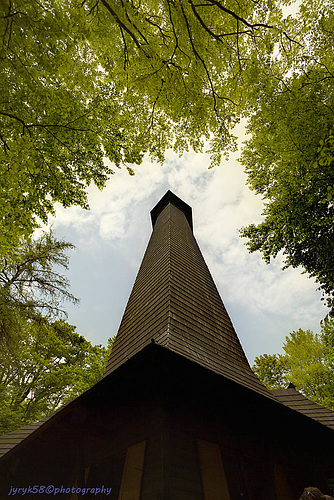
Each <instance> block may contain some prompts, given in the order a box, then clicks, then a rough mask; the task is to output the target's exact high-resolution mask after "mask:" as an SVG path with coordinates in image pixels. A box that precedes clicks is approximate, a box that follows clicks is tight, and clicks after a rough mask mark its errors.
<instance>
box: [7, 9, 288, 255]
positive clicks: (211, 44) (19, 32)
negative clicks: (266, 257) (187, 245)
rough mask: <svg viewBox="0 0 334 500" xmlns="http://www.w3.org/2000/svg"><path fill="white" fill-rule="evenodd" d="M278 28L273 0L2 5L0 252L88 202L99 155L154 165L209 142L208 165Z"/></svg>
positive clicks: (99, 172) (98, 173)
mask: <svg viewBox="0 0 334 500" xmlns="http://www.w3.org/2000/svg"><path fill="white" fill-rule="evenodd" d="M286 1H287V0H286ZM283 3H286V2H283ZM286 24H287V23H286V21H285V20H284V19H283V18H282V16H281V14H280V10H279V8H278V6H277V4H276V2H275V1H274V0H262V1H261V2H249V1H248V0H247V1H246V0H243V1H241V2H238V3H235V2H234V1H233V0H227V1H225V2H224V3H222V2H220V1H219V0H203V1H202V2H201V3H198V2H196V1H193V0H191V1H188V0H180V1H178V2H173V1H171V0H149V1H148V0H146V1H142V2H137V3H135V2H133V1H132V0H125V1H124V2H114V1H113V0H110V1H107V0H97V1H96V0H84V1H82V2H79V3H78V2H77V1H76V0H70V1H66V2H65V1H64V0H46V1H44V2H42V3H41V2H38V1H37V0H32V1H31V2H25V1H23V0H4V1H3V2H2V3H1V6H0V37H1V41H2V43H1V49H0V55H1V67H0V78H1V83H2V85H1V87H2V93H1V97H0V141H1V143H2V150H1V151H0V178H1V185H0V247H1V253H2V255H4V256H8V252H9V251H10V249H11V248H13V247H14V246H15V245H17V244H19V241H20V237H21V236H22V235H23V236H25V237H27V236H28V235H30V234H31V232H32V231H33V229H34V228H35V227H36V226H38V224H39V221H40V220H43V221H46V220H47V216H48V214H49V213H50V212H51V213H52V212H53V205H54V203H55V202H60V203H62V204H63V205H64V206H65V207H68V206H70V205H72V204H78V205H80V206H82V207H83V208H87V207H88V202H87V194H86V188H87V186H88V185H89V184H90V183H91V182H94V183H95V184H96V185H97V186H98V187H100V188H102V187H103V186H104V185H105V182H106V180H107V178H108V177H109V176H110V174H111V173H112V169H111V167H110V163H108V164H107V162H106V161H105V159H108V160H110V162H112V163H113V164H114V165H116V166H121V165H123V164H128V169H129V172H130V173H133V172H132V170H131V163H137V164H139V163H140V162H141V160H142V157H143V155H144V154H145V153H147V152H148V153H149V154H150V155H151V157H152V158H153V159H158V160H160V161H162V160H163V156H164V151H165V150H166V149H167V148H169V147H174V149H175V150H176V151H178V152H180V153H181V152H182V151H184V150H186V149H187V148H188V147H189V146H191V147H193V148H194V149H195V150H201V148H202V147H203V142H204V139H208V138H209V137H211V139H212V140H211V154H212V157H213V163H214V164H217V163H218V162H219V159H220V156H221V154H222V151H224V150H225V151H226V150H227V148H228V147H231V144H232V142H233V138H232V134H231V128H233V126H234V125H235V123H236V122H237V120H238V117H239V116H240V113H241V112H242V109H243V104H244V103H245V102H246V101H247V92H245V89H246V88H247V87H248V86H249V85H251V84H252V82H253V81H254V78H255V79H256V78H257V74H258V72H259V68H260V67H262V66H263V65H265V64H266V58H267V57H268V54H270V53H271V52H272V50H273V47H274V42H275V41H277V42H280V43H285V42H283V41H282V40H283V39H284V40H285V41H286V42H287V43H290V40H291V37H289V35H288V33H286V31H285V28H286ZM288 28H289V27H288ZM289 29H290V28H289ZM222 54H223V57H222Z"/></svg>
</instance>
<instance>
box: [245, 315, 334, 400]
mask: <svg viewBox="0 0 334 500" xmlns="http://www.w3.org/2000/svg"><path fill="white" fill-rule="evenodd" d="M333 339H334V320H333V319H331V320H327V321H326V322H324V323H323V324H322V326H321V333H320V334H317V333H313V332H312V331H310V330H306V331H304V330H302V329H299V330H297V331H294V332H292V333H290V334H289V336H287V337H286V339H285V343H284V344H283V351H284V355H280V354H273V355H268V354H264V355H262V356H258V357H257V358H255V360H254V366H253V370H254V372H255V373H256V375H257V376H258V377H259V378H260V380H261V381H262V382H263V383H264V384H265V385H266V386H267V387H268V388H269V389H278V388H279V387H284V386H287V385H288V384H289V383H290V382H291V383H293V384H294V385H295V386H296V388H297V390H300V391H301V392H302V393H303V394H304V395H305V396H306V397H307V398H309V399H311V400H312V401H315V402H316V403H319V404H322V405H324V406H327V407H328V408H331V409H334V342H333Z"/></svg>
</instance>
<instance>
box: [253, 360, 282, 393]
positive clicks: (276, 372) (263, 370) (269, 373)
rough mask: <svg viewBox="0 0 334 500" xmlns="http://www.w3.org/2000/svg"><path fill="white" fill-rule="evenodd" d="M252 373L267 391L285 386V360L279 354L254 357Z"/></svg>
mask: <svg viewBox="0 0 334 500" xmlns="http://www.w3.org/2000/svg"><path fill="white" fill-rule="evenodd" d="M253 371H254V373H255V374H256V375H257V376H258V377H259V379H260V380H261V382H263V384H264V385H265V386H266V387H267V388H268V389H279V388H280V387H284V385H286V375H287V369H286V358H285V357H284V356H282V355H280V354H262V355H261V356H258V357H256V358H255V360H254V366H253Z"/></svg>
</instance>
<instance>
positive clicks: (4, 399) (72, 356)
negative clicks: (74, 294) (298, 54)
mask: <svg viewBox="0 0 334 500" xmlns="http://www.w3.org/2000/svg"><path fill="white" fill-rule="evenodd" d="M17 324H18V325H19V330H18V331H17V336H16V338H15V339H14V340H13V339H12V340H10V341H8V339H2V342H1V350H0V374H1V377H0V404H1V412H0V415H1V416H0V433H6V432H9V431H12V430H14V429H17V428H19V427H22V426H24V425H27V424H29V423H32V422H35V421H37V420H40V419H41V418H43V417H44V416H47V415H49V414H51V413H52V412H54V411H55V410H56V409H58V408H59V407H60V406H61V405H63V404H65V403H67V402H69V401H71V400H72V399H74V398H75V397H77V396H79V395H80V394H82V393H83V392H84V391H85V390H87V389H89V388H90V387H91V386H93V385H94V384H95V383H97V382H98V381H99V380H100V379H101V378H102V375H103V371H104V367H105V365H106V363H107V359H108V356H109V352H110V350H111V347H112V342H113V339H109V343H108V347H102V346H101V345H95V346H94V345H92V344H91V343H90V342H88V341H87V340H86V339H85V338H84V337H82V336H81V335H79V334H78V333H76V331H75V327H74V326H72V325H69V324H68V323H66V322H65V321H64V320H57V321H54V322H50V321H49V320H47V319H46V318H45V317H42V316H37V317H35V319H34V320H28V319H26V318H25V317H24V316H20V317H19V318H18V322H17Z"/></svg>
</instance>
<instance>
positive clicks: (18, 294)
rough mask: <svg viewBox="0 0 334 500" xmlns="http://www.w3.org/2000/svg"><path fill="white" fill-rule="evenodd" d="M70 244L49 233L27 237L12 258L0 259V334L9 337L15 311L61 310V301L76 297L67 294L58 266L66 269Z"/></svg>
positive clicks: (29, 313)
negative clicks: (36, 236)
mask: <svg viewBox="0 0 334 500" xmlns="http://www.w3.org/2000/svg"><path fill="white" fill-rule="evenodd" d="M71 248H73V245H71V244H70V243H67V242H65V241H58V240H57V239H55V238H54V236H53V234H52V232H50V233H44V234H43V235H42V236H41V237H40V238H38V239H36V240H34V239H32V238H28V239H27V240H26V241H23V242H21V244H20V246H19V247H17V248H14V250H13V251H12V253H11V259H10V260H8V259H6V258H0V334H1V336H4V335H5V336H7V337H8V336H10V330H11V327H10V325H11V324H15V320H16V313H15V311H16V310H19V311H21V312H23V313H24V314H25V315H26V316H27V317H33V316H34V315H35V314H38V313H41V312H43V313H47V314H49V315H52V314H58V313H61V312H64V311H62V309H61V308H60V303H61V301H63V300H70V301H72V302H74V303H76V302H77V301H78V300H77V299H76V298H75V297H74V296H73V295H72V294H71V293H70V291H69V283H68V280H67V278H66V277H64V276H63V275H62V274H60V273H59V272H58V271H57V270H56V269H57V268H64V269H67V268H68V260H69V258H68V256H67V255H66V251H67V250H68V249H71Z"/></svg>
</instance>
